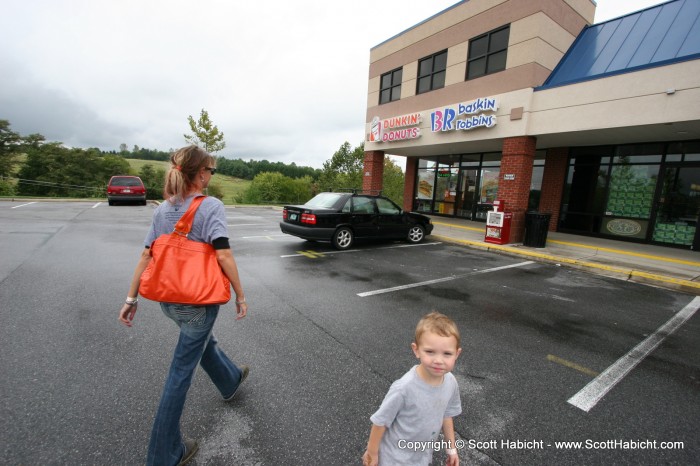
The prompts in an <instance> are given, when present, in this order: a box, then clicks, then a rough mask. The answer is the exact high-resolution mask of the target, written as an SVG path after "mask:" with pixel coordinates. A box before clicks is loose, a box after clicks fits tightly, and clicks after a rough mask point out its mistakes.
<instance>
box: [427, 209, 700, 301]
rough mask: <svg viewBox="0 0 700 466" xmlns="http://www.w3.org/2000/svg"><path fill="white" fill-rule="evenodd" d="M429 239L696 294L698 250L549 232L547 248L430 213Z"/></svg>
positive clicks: (699, 280) (699, 287)
mask: <svg viewBox="0 0 700 466" xmlns="http://www.w3.org/2000/svg"><path fill="white" fill-rule="evenodd" d="M431 218H432V222H433V225H434V229H433V233H432V235H431V238H434V239H438V240H442V241H448V242H453V243H459V244H464V245H467V246H469V247H474V248H479V249H486V250H489V251H495V252H499V253H503V254H509V255H516V256H521V257H529V258H531V259H532V260H535V261H542V262H549V263H555V264H560V265H561V266H565V267H573V268H577V269H582V270H586V271H588V272H591V273H595V274H599V275H605V276H611V277H615V278H620V279H622V280H628V281H632V282H637V283H644V284H648V285H653V286H658V287H662V288H668V289H673V290H678V291H684V292H687V293H692V294H696V295H700V252H698V251H692V250H689V249H677V248H669V247H663V246H656V245H650V244H639V243H630V242H626V241H615V240H610V239H605V238H594V237H588V236H580V235H572V234H567V233H560V232H553V231H549V232H548V233H547V240H546V244H545V247H543V248H534V247H528V246H524V245H523V244H522V243H513V244H504V245H500V244H493V243H487V242H485V241H484V235H485V228H486V226H485V224H484V223H481V222H473V221H469V220H463V219H456V218H446V217H438V216H432V217H431Z"/></svg>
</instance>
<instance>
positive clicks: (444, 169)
mask: <svg viewBox="0 0 700 466" xmlns="http://www.w3.org/2000/svg"><path fill="white" fill-rule="evenodd" d="M458 175H459V157H457V161H455V162H453V163H449V162H448V163H440V165H439V166H438V170H437V181H436V188H435V210H437V212H438V213H440V214H445V215H452V214H454V203H455V200H456V198H457V178H458Z"/></svg>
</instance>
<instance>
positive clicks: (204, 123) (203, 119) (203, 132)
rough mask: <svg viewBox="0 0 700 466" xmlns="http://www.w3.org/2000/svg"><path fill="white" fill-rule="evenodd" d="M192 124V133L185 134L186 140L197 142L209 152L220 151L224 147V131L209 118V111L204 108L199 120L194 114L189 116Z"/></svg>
mask: <svg viewBox="0 0 700 466" xmlns="http://www.w3.org/2000/svg"><path fill="white" fill-rule="evenodd" d="M187 121H188V122H189V124H190V130H191V131H192V134H185V135H184V136H185V141H187V142H188V143H189V144H195V145H197V146H200V147H202V148H203V149H204V150H205V151H207V152H209V153H214V152H218V151H220V150H221V149H223V148H224V147H226V143H225V142H224V133H222V132H220V131H219V128H217V127H216V125H214V124H213V123H212V122H211V120H210V119H209V113H208V112H207V111H206V110H204V109H202V112H201V113H200V115H199V120H197V121H195V120H194V118H192V115H190V116H189V117H187Z"/></svg>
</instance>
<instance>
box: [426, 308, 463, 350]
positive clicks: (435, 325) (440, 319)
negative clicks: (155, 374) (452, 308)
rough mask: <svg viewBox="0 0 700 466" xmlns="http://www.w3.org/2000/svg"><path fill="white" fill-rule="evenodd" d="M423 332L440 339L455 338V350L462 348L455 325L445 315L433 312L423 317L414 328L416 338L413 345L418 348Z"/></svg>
mask: <svg viewBox="0 0 700 466" xmlns="http://www.w3.org/2000/svg"><path fill="white" fill-rule="evenodd" d="M425 332H432V333H435V334H437V335H440V336H441V337H455V339H456V340H457V349H460V348H461V347H462V342H461V337H460V335H459V329H458V328H457V324H455V322H454V321H453V320H452V319H450V318H449V317H447V316H446V315H445V314H440V313H439V312H437V311H433V312H431V313H430V314H427V315H425V316H424V317H423V318H422V319H421V320H420V321H419V322H418V325H417V326H416V337H415V342H414V343H415V344H416V345H417V346H420V338H421V337H422V336H423V334H424V333H425Z"/></svg>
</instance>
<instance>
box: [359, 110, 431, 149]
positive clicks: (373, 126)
mask: <svg viewBox="0 0 700 466" xmlns="http://www.w3.org/2000/svg"><path fill="white" fill-rule="evenodd" d="M420 122H421V115H420V113H410V114H408V115H402V116H397V117H391V118H387V119H386V120H380V119H379V117H374V118H373V119H372V122H371V123H370V131H369V141H370V142H392V141H405V140H406V139H416V138H418V137H420V128H419V127H418V125H420Z"/></svg>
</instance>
